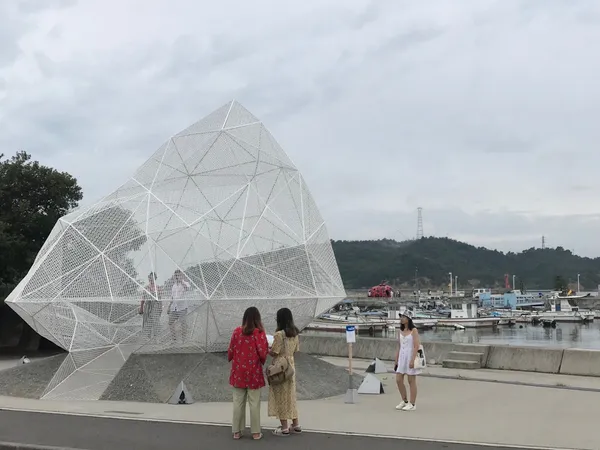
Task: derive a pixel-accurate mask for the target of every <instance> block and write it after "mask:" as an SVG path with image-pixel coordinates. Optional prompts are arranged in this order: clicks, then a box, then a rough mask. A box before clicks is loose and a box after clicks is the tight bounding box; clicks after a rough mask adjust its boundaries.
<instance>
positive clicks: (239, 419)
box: [232, 388, 260, 434]
mask: <svg viewBox="0 0 600 450" xmlns="http://www.w3.org/2000/svg"><path fill="white" fill-rule="evenodd" d="M246 402H248V406H249V409H250V431H251V432H252V434H257V433H260V389H239V388H233V422H232V429H233V432H234V433H241V432H242V431H244V430H245V429H246Z"/></svg>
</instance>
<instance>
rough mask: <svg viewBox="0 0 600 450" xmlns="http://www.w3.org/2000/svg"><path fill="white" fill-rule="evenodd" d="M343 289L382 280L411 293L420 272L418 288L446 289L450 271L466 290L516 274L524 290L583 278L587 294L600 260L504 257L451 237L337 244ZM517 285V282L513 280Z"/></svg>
mask: <svg viewBox="0 0 600 450" xmlns="http://www.w3.org/2000/svg"><path fill="white" fill-rule="evenodd" d="M332 244H333V250H334V252H335V255H336V258H337V261H338V265H339V268H340V272H341V275H342V279H343V280H344V285H345V287H346V288H348V289H360V288H366V287H370V286H373V285H376V284H378V283H380V282H381V280H382V279H385V280H388V281H390V282H391V283H393V284H395V285H397V286H402V285H404V286H405V287H409V288H412V287H413V286H414V285H415V269H418V277H419V280H418V281H419V286H420V288H421V289H423V288H435V287H441V286H444V287H445V286H447V284H448V283H449V275H448V273H449V272H452V273H453V275H455V276H458V277H459V288H460V287H461V286H462V287H466V286H469V287H476V286H479V287H498V288H501V287H504V274H510V275H511V277H512V275H513V274H515V275H516V284H517V286H518V287H520V288H526V289H528V290H531V289H544V288H546V289H550V288H553V287H554V285H555V280H556V277H557V276H560V277H561V278H562V279H564V280H565V281H564V283H563V284H564V286H565V287H566V286H567V285H568V284H569V283H573V282H574V281H576V279H577V274H578V273H579V274H581V286H582V289H583V288H584V287H586V288H587V289H596V287H597V286H598V284H599V283H600V258H594V259H592V258H582V257H579V256H576V255H573V253H571V251H569V250H565V249H564V248H562V247H557V248H554V249H551V248H545V249H536V248H530V249H528V250H524V251H522V252H520V253H513V252H508V253H503V252H500V251H497V250H489V249H486V248H483V247H474V246H472V245H469V244H466V243H464V242H459V241H455V240H452V239H448V238H433V237H428V238H423V239H419V240H415V241H405V242H396V241H393V240H389V239H383V240H379V241H332ZM511 281H512V280H511Z"/></svg>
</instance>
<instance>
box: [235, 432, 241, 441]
mask: <svg viewBox="0 0 600 450" xmlns="http://www.w3.org/2000/svg"><path fill="white" fill-rule="evenodd" d="M241 438H242V433H233V439H234V440H236V441H239V440H240V439H241Z"/></svg>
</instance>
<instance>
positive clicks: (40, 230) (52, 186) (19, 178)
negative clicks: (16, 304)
mask: <svg viewBox="0 0 600 450" xmlns="http://www.w3.org/2000/svg"><path fill="white" fill-rule="evenodd" d="M82 198H83V195H82V192H81V188H80V187H79V186H78V184H77V180H76V179H75V178H73V177H72V176H71V175H69V174H68V173H66V172H59V171H57V170H56V169H53V168H51V167H47V166H44V165H41V164H40V163H39V162H37V161H32V160H31V156H30V155H29V154H27V153H26V152H17V154H16V155H15V156H13V157H12V158H9V159H4V154H0V205H1V206H0V298H4V297H5V296H6V295H7V294H8V292H9V291H10V290H11V289H12V288H13V287H14V286H15V285H16V284H17V283H18V282H19V281H20V279H21V278H22V277H23V276H24V275H25V274H26V273H27V271H28V270H29V267H30V266H31V264H32V263H33V261H34V259H35V256H36V254H37V253H38V251H39V250H40V248H41V247H42V244H43V243H44V241H45V240H46V238H47V237H48V234H49V233H50V231H51V230H52V227H53V226H54V224H55V223H56V221H57V220H58V219H59V218H60V217H61V216H63V215H65V214H66V213H67V211H68V210H69V209H72V208H74V207H76V206H77V204H78V202H79V201H80V200H81V199H82Z"/></svg>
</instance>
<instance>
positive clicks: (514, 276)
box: [513, 275, 516, 291]
mask: <svg viewBox="0 0 600 450" xmlns="http://www.w3.org/2000/svg"><path fill="white" fill-rule="evenodd" d="M515 278H516V275H513V291H514V290H515Z"/></svg>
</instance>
